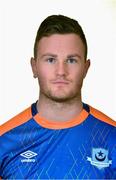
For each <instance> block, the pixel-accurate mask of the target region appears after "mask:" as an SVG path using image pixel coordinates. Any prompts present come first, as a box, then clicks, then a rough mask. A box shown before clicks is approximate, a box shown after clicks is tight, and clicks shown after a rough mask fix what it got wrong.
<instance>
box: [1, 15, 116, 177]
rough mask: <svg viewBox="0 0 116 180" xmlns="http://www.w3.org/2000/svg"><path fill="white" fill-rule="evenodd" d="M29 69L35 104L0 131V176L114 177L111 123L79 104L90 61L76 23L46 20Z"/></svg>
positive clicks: (115, 163) (56, 18) (115, 158)
mask: <svg viewBox="0 0 116 180" xmlns="http://www.w3.org/2000/svg"><path fill="white" fill-rule="evenodd" d="M31 66H32V71H33V74H34V77H35V78H38V81H39V86H40V94H39V100H38V101H37V102H36V103H34V104H32V105H31V107H29V108H27V109H26V110H24V111H23V112H22V113H20V114H18V115H17V116H15V117H14V118H12V119H11V120H10V121H8V122H6V123H5V124H4V125H2V126H1V128H0V134H1V139H0V146H1V148H0V176H1V178H3V179H28V178H29V179H110V178H112V179H113V178H116V148H115V145H116V141H115V137H116V133H115V126H116V123H115V121H113V120H111V119H110V118H109V117H107V116H106V115H104V114H103V113H102V112H100V111H98V110H96V109H94V108H93V107H91V106H89V105H87V104H85V103H83V102H82V96H81V88H82V84H83V80H84V78H85V76H86V74H87V71H88V69H89V66H90V60H87V42H86V38H85V35H84V33H83V30H82V28H81V26H80V25H79V24H78V22H77V21H76V20H74V19H71V18H68V17H65V16H62V15H53V16H49V17H47V18H46V19H45V20H44V21H43V22H42V24H41V25H40V27H39V30H38V32H37V36H36V40H35V45H34V58H31Z"/></svg>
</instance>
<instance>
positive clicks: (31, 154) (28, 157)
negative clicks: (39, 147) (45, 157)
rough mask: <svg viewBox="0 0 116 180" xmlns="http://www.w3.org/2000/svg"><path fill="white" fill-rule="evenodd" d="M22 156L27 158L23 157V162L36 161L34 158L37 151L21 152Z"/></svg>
mask: <svg viewBox="0 0 116 180" xmlns="http://www.w3.org/2000/svg"><path fill="white" fill-rule="evenodd" d="M20 156H22V157H24V158H25V159H21V162H35V159H32V158H33V157H35V156H37V153H35V152H33V151H29V150H28V151H25V152H23V153H21V154H20Z"/></svg>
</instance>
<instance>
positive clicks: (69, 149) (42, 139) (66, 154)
mask: <svg viewBox="0 0 116 180" xmlns="http://www.w3.org/2000/svg"><path fill="white" fill-rule="evenodd" d="M115 127H116V122H115V121H113V120H112V119H110V118H109V117H107V116H106V115H105V114H103V113H102V112H100V111H98V110H96V109H95V108H93V107H91V106H89V105H87V104H84V103H83V110H82V111H81V113H80V114H79V115H78V116H77V117H75V118H74V119H72V120H69V121H66V122H65V121H64V122H55V121H50V120H47V119H45V118H43V117H41V116H40V114H39V112H37V109H36V103H34V104H32V105H31V106H30V107H29V108H27V109H26V110H24V111H23V112H21V113H20V114H18V115H17V116H15V117H14V118H12V119H11V120H9V121H7V122H6V123H4V124H3V125H2V126H1V127H0V177H1V178H2V179H115V178H116V129H115Z"/></svg>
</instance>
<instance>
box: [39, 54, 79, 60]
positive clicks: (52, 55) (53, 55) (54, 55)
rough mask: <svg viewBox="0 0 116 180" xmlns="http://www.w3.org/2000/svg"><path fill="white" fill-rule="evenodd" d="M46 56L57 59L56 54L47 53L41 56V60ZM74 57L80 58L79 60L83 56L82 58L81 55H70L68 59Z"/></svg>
mask: <svg viewBox="0 0 116 180" xmlns="http://www.w3.org/2000/svg"><path fill="white" fill-rule="evenodd" d="M45 56H51V57H54V58H56V57H57V55H56V54H52V53H46V54H43V55H42V56H40V58H43V57H45ZM72 57H78V58H80V59H81V56H80V55H79V54H77V53H75V54H69V55H68V56H67V58H72Z"/></svg>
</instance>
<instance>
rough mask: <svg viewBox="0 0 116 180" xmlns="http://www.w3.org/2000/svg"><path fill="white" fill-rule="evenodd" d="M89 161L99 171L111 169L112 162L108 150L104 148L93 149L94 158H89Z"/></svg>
mask: <svg viewBox="0 0 116 180" xmlns="http://www.w3.org/2000/svg"><path fill="white" fill-rule="evenodd" d="M87 160H88V161H90V163H91V164H92V165H94V166H96V167H97V168H99V169H102V168H106V167H109V166H110V164H112V160H109V159H108V150H106V149H103V148H93V149H92V157H87Z"/></svg>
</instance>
